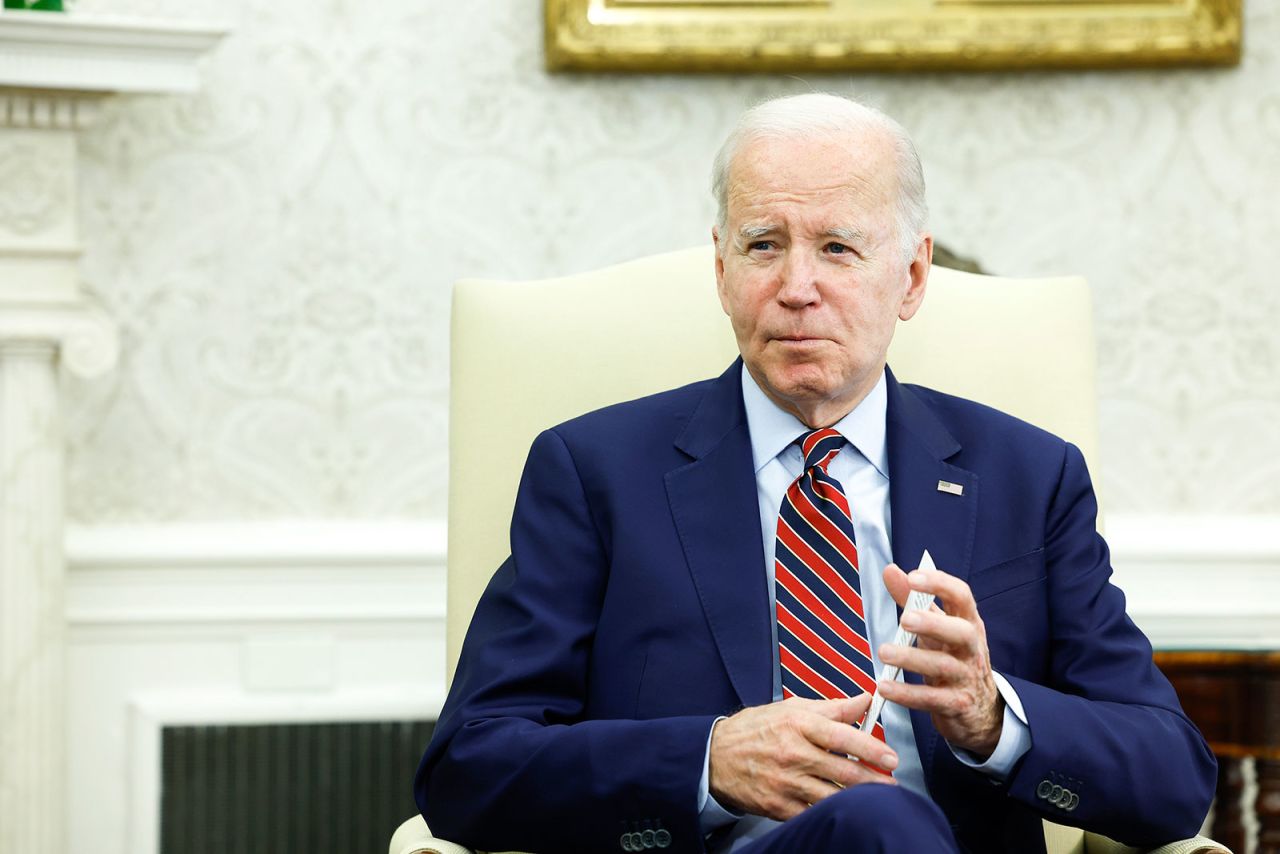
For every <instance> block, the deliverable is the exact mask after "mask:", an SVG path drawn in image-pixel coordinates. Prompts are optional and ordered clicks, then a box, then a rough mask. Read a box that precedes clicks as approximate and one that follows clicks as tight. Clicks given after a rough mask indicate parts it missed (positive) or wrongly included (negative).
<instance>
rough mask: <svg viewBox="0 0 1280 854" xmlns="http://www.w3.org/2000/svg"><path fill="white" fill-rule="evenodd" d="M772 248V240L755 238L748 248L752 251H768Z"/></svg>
mask: <svg viewBox="0 0 1280 854" xmlns="http://www.w3.org/2000/svg"><path fill="white" fill-rule="evenodd" d="M772 248H773V241H772V240H753V241H751V242H750V243H748V244H747V249H748V250H749V251H751V252H768V251H769V250H770V249H772Z"/></svg>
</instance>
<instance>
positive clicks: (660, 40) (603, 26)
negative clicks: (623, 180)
mask: <svg viewBox="0 0 1280 854" xmlns="http://www.w3.org/2000/svg"><path fill="white" fill-rule="evenodd" d="M544 3H545V14H546V64H547V68H548V69H550V70H553V71H568V70H573V71H646V72H654V71H656V72H717V71H737V72H743V71H747V72H818V71H850V70H884V71H889V70H893V71H902V70H910V71H916V70H943V69H947V70H963V71H977V70H993V69H1003V68H1106V67H1118V66H1143V65H1234V64H1236V63H1238V62H1239V60H1240V44H1241V30H1242V27H1243V18H1242V10H1241V7H1242V5H1243V0H909V1H908V0H544Z"/></svg>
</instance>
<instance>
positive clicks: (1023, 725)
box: [708, 671, 1031, 783]
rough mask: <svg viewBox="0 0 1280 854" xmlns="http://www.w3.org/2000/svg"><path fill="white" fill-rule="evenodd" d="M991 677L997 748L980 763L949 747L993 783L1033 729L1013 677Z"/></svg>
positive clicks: (1015, 759)
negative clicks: (1000, 706) (1000, 710)
mask: <svg viewBox="0 0 1280 854" xmlns="http://www.w3.org/2000/svg"><path fill="white" fill-rule="evenodd" d="M991 676H992V677H993V678H994V679H995V682H996V690H997V691H999V692H1000V696H1001V697H1003V698H1004V719H1003V721H1002V722H1001V724H1000V740H999V741H998V742H997V743H996V749H995V750H993V751H991V755H990V756H988V757H987V759H986V761H985V762H979V761H978V759H977V757H975V756H974V755H973V754H972V753H970V752H969V751H967V750H965V749H963V748H960V747H954V746H952V745H951V744H950V743H949V742H948V744H947V747H949V748H951V753H952V755H954V756H955V758H956V759H959V760H960V761H961V762H962V763H964V764H965V765H968V766H969V767H970V768H972V769H974V770H975V771H981V772H982V773H983V774H986V775H987V776H988V777H990V778H991V780H992V782H993V783H1003V782H1004V781H1005V780H1007V779H1008V778H1009V774H1010V773H1012V772H1013V766H1014V765H1017V764H1018V760H1019V759H1021V758H1022V755H1023V754H1024V753H1026V752H1027V751H1028V750H1030V749H1031V728H1030V727H1029V726H1028V725H1027V713H1026V711H1025V710H1024V709H1023V708H1022V700H1021V699H1020V698H1019V697H1018V692H1017V691H1015V690H1013V686H1012V685H1010V684H1009V680H1007V679H1005V678H1004V677H1003V676H1001V675H1000V674H999V673H996V672H994V671H992V673H991ZM709 744H710V742H709V741H708V745H709Z"/></svg>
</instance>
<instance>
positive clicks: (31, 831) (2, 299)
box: [0, 10, 224, 854]
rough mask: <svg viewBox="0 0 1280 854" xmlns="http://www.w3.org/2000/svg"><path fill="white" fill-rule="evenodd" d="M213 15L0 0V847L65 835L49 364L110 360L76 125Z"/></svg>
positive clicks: (173, 83)
mask: <svg viewBox="0 0 1280 854" xmlns="http://www.w3.org/2000/svg"><path fill="white" fill-rule="evenodd" d="M223 34H224V31H223V30H221V29H219V28H215V27H202V26H194V25H191V24H175V25H169V24H165V23H161V22H155V21H137V20H126V19H121V18H94V17H88V16H78V15H74V14H66V15H64V14H55V13H48V12H25V11H12V10H9V11H5V12H3V13H0V626H3V627H4V631H3V636H2V637H0V852H9V851H33V852H34V851H39V852H52V854H61V852H65V851H67V850H68V844H67V834H66V826H67V806H66V805H67V803H68V798H67V795H66V790H67V785H66V778H67V771H66V757H67V747H66V743H65V742H66V738H67V734H66V724H65V722H66V698H67V686H66V597H65V586H66V582H65V575H66V573H65V560H64V557H63V553H62V543H63V537H64V532H63V529H64V524H65V523H64V518H63V480H64V476H65V459H64V457H65V449H64V440H63V432H62V406H61V399H60V383H59V372H60V370H65V371H66V372H68V373H72V374H75V375H78V376H81V377H86V378H87V377H93V376H96V375H99V374H102V373H105V372H106V371H108V370H110V369H111V367H112V366H113V365H114V364H115V360H116V354H117V339H116V329H115V325H114V324H113V323H112V321H111V319H110V318H109V317H108V316H107V315H106V313H105V312H104V311H102V310H101V309H100V308H99V307H98V306H97V305H96V304H94V303H93V302H92V301H91V300H89V299H88V298H86V296H85V295H84V294H83V293H82V291H81V289H80V286H79V276H78V269H77V267H78V261H79V257H80V244H79V237H78V222H77V210H78V203H77V198H76V186H77V181H76V133H77V131H79V130H81V129H83V128H85V127H87V126H88V125H89V124H91V123H92V121H93V119H94V117H95V115H96V113H97V107H98V105H99V103H100V102H101V100H102V99H103V98H105V97H108V96H110V95H111V94H112V93H116V92H135V93H142V92H147V93H152V94H165V93H184V92H191V91H194V90H195V89H196V88H197V87H198V85H199V72H198V67H197V60H198V58H199V57H200V56H201V55H202V54H203V53H204V52H205V51H207V50H208V49H209V48H211V47H212V46H213V45H214V44H215V43H216V42H217V40H218V39H219V38H220V37H221V36H222V35H223Z"/></svg>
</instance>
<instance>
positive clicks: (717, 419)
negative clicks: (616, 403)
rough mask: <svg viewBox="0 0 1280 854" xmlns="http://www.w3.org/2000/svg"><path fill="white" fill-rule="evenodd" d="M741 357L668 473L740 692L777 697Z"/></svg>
mask: <svg viewBox="0 0 1280 854" xmlns="http://www.w3.org/2000/svg"><path fill="white" fill-rule="evenodd" d="M741 365H742V362H741V360H738V361H735V362H734V363H733V364H732V365H731V366H730V367H729V369H728V370H727V371H725V372H724V373H723V374H722V375H721V376H720V377H719V378H718V379H716V380H715V381H713V382H712V384H711V386H710V387H709V389H708V391H707V393H706V395H705V396H704V397H703V399H702V401H701V402H700V403H699V404H698V408H697V409H696V410H694V413H693V415H692V417H691V418H690V419H689V423H688V424H687V425H686V427H685V429H684V430H683V431H682V432H681V434H680V436H679V437H678V438H677V439H676V447H677V448H679V449H680V450H681V451H683V452H684V453H685V454H687V455H689V456H690V457H692V458H693V461H692V462H690V463H689V464H688V465H684V466H681V467H680V468H677V469H674V470H672V471H670V472H668V473H667V475H666V487H667V498H668V501H669V502H670V505H671V515H672V518H673V519H674V521H675V525H676V530H677V531H678V532H679V535H680V544H681V546H682V547H683V549H684V554H685V559H686V561H687V562H688V565H689V572H690V574H691V575H692V576H693V582H694V586H695V587H696V588H697V591H698V596H699V598H700V599H701V602H702V609H703V612H704V613H705V614H706V617H707V624H708V625H709V626H710V628H711V633H712V635H713V636H714V637H715V641H716V646H717V648H718V649H719V651H720V657H721V658H722V659H723V661H724V666H725V670H726V671H728V674H729V680H730V681H731V682H732V684H733V687H734V690H735V691H736V692H737V694H738V698H739V699H740V700H741V701H742V703H743V705H745V706H754V705H760V704H762V703H768V702H769V701H770V700H772V699H773V672H772V661H773V650H772V649H771V644H772V641H771V633H770V631H771V626H770V622H769V621H770V614H769V591H768V588H767V582H766V579H765V573H764V547H763V544H762V543H761V533H760V508H759V505H758V503H757V500H756V482H755V474H754V466H753V464H752V455H751V439H750V436H749V434H748V432H747V419H746V411H745V409H744V407H743V403H742V385H741V382H742V381H741V373H740V372H741Z"/></svg>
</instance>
